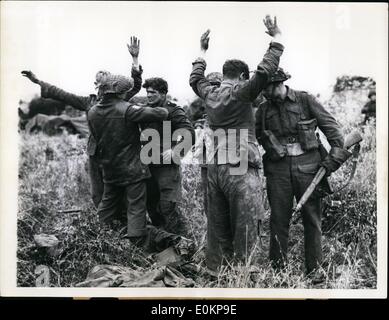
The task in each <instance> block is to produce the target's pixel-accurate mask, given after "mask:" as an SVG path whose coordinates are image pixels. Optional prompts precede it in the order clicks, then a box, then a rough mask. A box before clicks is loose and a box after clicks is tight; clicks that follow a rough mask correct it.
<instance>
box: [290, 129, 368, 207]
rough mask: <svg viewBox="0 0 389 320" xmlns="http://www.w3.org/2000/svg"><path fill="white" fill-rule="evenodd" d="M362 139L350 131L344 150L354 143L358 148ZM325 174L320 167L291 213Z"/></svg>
mask: <svg viewBox="0 0 389 320" xmlns="http://www.w3.org/2000/svg"><path fill="white" fill-rule="evenodd" d="M361 141H362V137H361V135H360V134H359V132H357V131H353V132H351V133H350V134H349V135H348V136H347V137H346V139H345V142H344V148H345V149H346V150H348V149H350V148H351V147H352V146H354V145H355V147H356V148H359V143H360V142H361ZM325 174H326V169H325V168H324V167H320V169H319V170H318V172H317V173H316V175H315V177H314V178H313V180H312V182H311V184H310V185H309V186H308V188H307V190H305V192H304V194H303V196H302V197H301V199H300V201H299V202H298V203H297V205H296V207H295V208H294V209H293V214H296V213H297V212H299V211H300V210H301V208H302V207H303V205H304V204H305V203H306V202H307V201H308V199H309V197H310V196H311V194H312V193H313V191H314V190H315V188H316V187H317V185H318V184H319V183H320V181H321V180H322V179H323V178H324V176H325Z"/></svg>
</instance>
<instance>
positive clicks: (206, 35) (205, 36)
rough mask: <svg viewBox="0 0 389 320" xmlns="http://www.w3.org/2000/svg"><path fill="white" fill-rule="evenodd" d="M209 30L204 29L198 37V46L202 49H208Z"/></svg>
mask: <svg viewBox="0 0 389 320" xmlns="http://www.w3.org/2000/svg"><path fill="white" fill-rule="evenodd" d="M210 32H211V30H209V29H208V30H207V31H205V32H204V33H203V34H202V36H201V38H200V48H201V50H202V51H207V50H208V45H209V33H210Z"/></svg>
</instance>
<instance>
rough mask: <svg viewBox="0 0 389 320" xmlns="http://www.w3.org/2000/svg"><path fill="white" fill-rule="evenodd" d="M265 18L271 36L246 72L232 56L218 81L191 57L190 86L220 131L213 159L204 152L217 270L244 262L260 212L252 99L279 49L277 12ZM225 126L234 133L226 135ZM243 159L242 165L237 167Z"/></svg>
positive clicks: (205, 39)
mask: <svg viewBox="0 0 389 320" xmlns="http://www.w3.org/2000/svg"><path fill="white" fill-rule="evenodd" d="M264 24H265V26H266V28H267V33H268V34H269V35H270V36H271V37H273V38H274V39H273V41H272V42H271V43H270V46H269V49H268V50H267V52H266V53H265V55H264V57H263V59H262V61H261V62H260V63H259V65H258V67H257V69H256V71H255V73H254V75H253V76H252V77H251V78H249V68H248V66H247V64H246V63H245V62H243V61H241V60H237V59H232V60H227V61H226V62H225V63H224V65H223V81H222V82H221V84H220V86H217V85H212V84H211V83H210V82H209V81H208V80H207V79H206V77H205V76H204V72H205V69H206V62H205V60H204V58H202V57H201V58H198V59H197V60H195V61H194V62H193V70H192V73H191V75H190V85H191V87H192V88H193V91H194V92H195V93H196V94H197V95H198V96H199V97H200V98H201V99H203V100H204V101H205V111H206V113H207V117H208V123H209V127H210V128H211V129H212V130H213V132H214V134H216V132H219V134H220V135H218V139H217V144H215V146H214V152H213V157H211V158H212V159H210V157H208V219H207V220H208V223H207V246H206V265H207V267H208V268H209V269H210V270H211V271H217V270H218V269H219V267H220V266H221V265H222V264H223V263H224V262H228V263H231V262H234V261H237V262H243V263H244V262H246V259H247V258H248V256H249V255H250V253H251V251H252V249H253V248H254V245H255V243H256V240H257V230H258V226H259V225H260V223H261V221H262V216H263V213H264V212H263V211H264V209H263V204H262V201H261V195H260V192H261V191H260V190H261V181H260V179H261V177H260V175H259V168H260V166H261V160H260V154H259V149H258V143H257V141H256V139H255V120H254V114H253V110H252V103H253V101H254V100H255V99H256V98H257V96H258V95H259V93H260V92H261V91H262V90H263V89H264V88H265V86H266V83H267V81H268V78H269V77H270V75H271V74H273V73H274V72H275V71H276V70H277V68H278V64H279V60H280V56H281V55H282V52H283V50H284V47H283V45H282V44H281V43H280V35H281V32H280V29H279V28H278V26H277V22H276V18H274V20H272V19H271V18H270V17H269V16H266V18H265V20H264ZM209 33H210V31H209V30H208V31H207V32H205V33H204V34H203V35H202V37H201V40H200V45H201V50H202V55H204V54H205V52H206V50H207V49H208V43H209ZM230 131H233V132H234V133H235V136H234V135H232V136H230V135H229V132H230ZM223 133H225V134H224V135H223ZM223 137H224V138H223ZM225 137H228V138H225ZM220 154H228V157H224V158H223V157H219V155H220ZM209 162H213V163H209ZM245 165H246V170H241V171H240V170H239V169H238V168H237V167H244V166H245ZM234 169H238V170H234Z"/></svg>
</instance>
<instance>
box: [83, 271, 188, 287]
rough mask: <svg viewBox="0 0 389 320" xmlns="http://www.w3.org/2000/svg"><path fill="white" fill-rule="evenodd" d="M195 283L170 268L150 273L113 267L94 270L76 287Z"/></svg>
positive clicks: (164, 285) (183, 285)
mask: <svg viewBox="0 0 389 320" xmlns="http://www.w3.org/2000/svg"><path fill="white" fill-rule="evenodd" d="M193 286H194V281H193V280H192V279H188V278H186V277H185V276H184V275H183V274H182V273H180V272H179V271H177V270H176V269H175V268H173V267H170V266H163V267H157V268H156V269H153V270H149V271H146V272H145V271H139V270H134V269H131V268H126V267H121V266H111V265H98V266H95V267H93V268H92V270H91V271H90V272H89V273H88V276H87V278H86V280H85V281H83V282H81V283H78V284H77V285H76V287H103V288H106V287H181V288H182V287H193Z"/></svg>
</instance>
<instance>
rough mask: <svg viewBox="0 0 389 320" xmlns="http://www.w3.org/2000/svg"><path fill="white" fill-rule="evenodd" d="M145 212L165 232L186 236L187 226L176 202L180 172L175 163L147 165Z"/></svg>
mask: <svg viewBox="0 0 389 320" xmlns="http://www.w3.org/2000/svg"><path fill="white" fill-rule="evenodd" d="M149 169H150V172H151V178H150V179H147V212H148V214H149V217H150V220H151V222H152V224H153V225H154V226H156V227H160V228H163V229H164V230H166V231H167V232H171V233H174V234H179V235H183V236H187V235H188V234H187V233H188V232H187V229H188V228H187V226H186V223H185V219H184V217H183V216H182V213H181V211H180V210H179V208H178V204H177V202H178V201H180V199H181V173H180V167H179V166H177V165H163V166H157V165H156V166H153V165H150V166H149Z"/></svg>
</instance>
